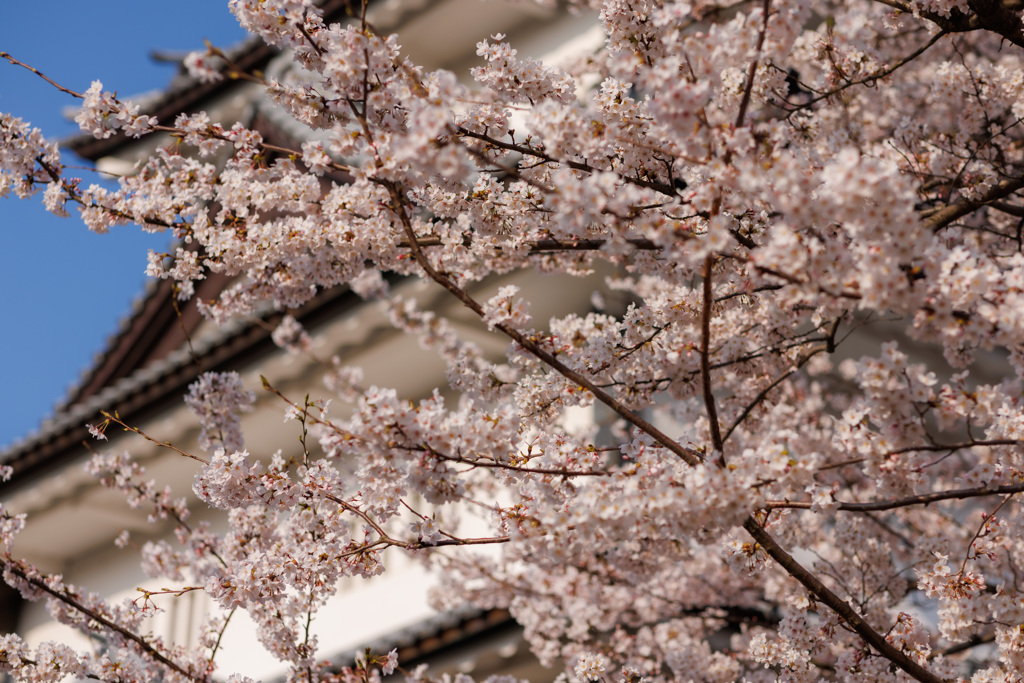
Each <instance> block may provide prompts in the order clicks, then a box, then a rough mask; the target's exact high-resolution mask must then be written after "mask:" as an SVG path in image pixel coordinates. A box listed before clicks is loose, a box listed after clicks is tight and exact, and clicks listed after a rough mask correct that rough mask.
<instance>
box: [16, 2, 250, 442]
mask: <svg viewBox="0 0 1024 683" xmlns="http://www.w3.org/2000/svg"><path fill="white" fill-rule="evenodd" d="M244 37H245V34H244V32H243V31H242V30H241V29H240V28H239V26H238V24H237V23H236V22H235V19H234V17H233V16H232V15H231V13H230V12H229V11H228V9H227V2H226V0H224V1H223V2H220V1H218V0H175V2H173V3H155V2H145V1H143V0H92V1H91V2H82V1H81V0H51V1H50V2H46V3H28V2H13V1H11V0H8V1H7V2H4V7H3V21H0V51H6V52H9V53H11V54H12V55H13V56H14V57H16V58H17V59H20V60H21V61H23V62H26V63H29V64H32V65H33V66H35V67H36V68H37V69H39V70H40V71H42V72H43V73H45V74H46V75H47V76H49V77H50V78H52V79H54V80H55V81H57V82H59V83H61V84H63V85H65V86H66V87H68V88H71V89H72V90H77V91H79V92H82V91H84V90H86V89H87V88H88V87H89V84H90V83H91V82H92V81H93V80H94V79H99V80H101V81H103V85H104V88H105V89H108V90H114V91H116V92H117V93H118V94H120V95H129V94H132V93H142V92H145V91H148V90H153V89H158V88H162V87H164V86H165V85H166V84H167V83H168V81H169V80H170V78H171V76H172V75H173V73H174V67H173V66H172V65H169V64H156V63H154V62H153V61H152V60H151V59H150V57H149V53H150V50H152V49H154V48H156V49H160V50H186V51H187V50H195V49H202V47H203V39H204V38H206V39H209V40H210V41H211V42H213V43H214V44H215V45H220V46H226V45H230V44H232V43H234V42H236V41H238V40H241V39H242V38H244ZM75 102H76V100H75V99H74V98H71V97H69V96H67V95H63V94H61V93H60V92H58V91H57V90H55V89H54V88H52V87H51V86H49V85H47V84H46V83H45V82H43V81H42V80H41V79H39V78H38V77H36V76H34V75H33V74H31V73H29V72H27V71H25V70H24V69H21V68H19V67H16V66H12V65H10V64H8V63H7V62H6V61H5V62H3V63H2V64H0V111H5V112H8V113H11V114H14V115H15V116H20V117H21V118H23V119H25V120H27V121H30V122H31V123H32V124H33V125H35V126H36V127H38V128H39V129H40V130H42V131H43V134H44V135H46V136H47V137H49V138H50V139H62V138H66V137H68V136H71V135H74V134H76V133H77V126H76V125H75V124H74V123H73V122H69V121H67V120H66V119H65V118H64V117H63V113H64V109H65V108H66V107H68V106H73V105H74V104H75ZM65 162H66V163H80V162H79V161H78V160H77V159H76V158H75V157H73V155H69V153H68V154H66V158H65ZM81 175H82V177H83V178H85V179H86V180H87V181H88V182H95V174H93V173H91V172H89V171H87V170H82V171H81ZM0 237H2V242H0V244H2V247H0V292H2V294H0V387H2V388H0V449H2V448H3V447H4V446H5V445H8V444H10V443H12V442H14V441H16V440H18V439H19V438H21V437H24V436H26V435H27V434H29V433H30V432H32V431H33V430H35V429H36V428H37V427H38V425H39V424H40V422H41V421H42V420H43V419H44V418H46V417H47V416H49V415H50V414H51V412H52V408H53V406H54V405H55V404H56V403H57V402H58V401H59V399H61V398H62V397H63V396H64V395H65V394H66V392H67V390H68V388H69V387H70V386H72V385H73V384H74V383H75V380H77V378H78V377H79V376H80V375H81V373H82V371H83V370H85V369H86V368H87V367H88V366H89V364H90V363H91V361H92V359H93V357H94V356H95V354H96V353H98V352H99V351H100V350H101V349H102V348H103V347H104V345H105V342H106V340H107V338H108V337H109V336H110V335H111V334H113V333H114V332H115V331H116V330H117V329H118V324H119V321H120V320H121V318H122V317H123V316H124V315H125V314H127V313H128V311H129V310H130V307H131V302H132V300H133V299H134V298H135V297H136V296H138V295H139V294H140V293H141V292H142V290H143V287H144V285H145V276H144V271H145V267H146V252H147V250H148V249H151V248H154V249H162V248H163V247H164V246H166V243H167V239H166V238H165V237H162V236H152V235H145V234H144V233H142V232H141V230H139V229H138V228H137V227H134V226H127V227H122V228H119V229H116V230H114V231H111V232H110V233H109V234H107V235H96V234H93V233H91V232H89V230H88V229H86V228H85V227H84V226H83V225H82V223H81V222H80V221H79V220H78V219H77V218H74V217H72V218H69V219H59V218H56V217H54V216H51V215H50V214H48V213H47V212H46V211H45V210H43V208H42V204H41V200H40V198H36V199H33V200H27V201H19V200H17V199H15V198H13V197H8V198H4V199H0Z"/></svg>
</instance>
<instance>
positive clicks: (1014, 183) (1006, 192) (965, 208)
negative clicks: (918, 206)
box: [924, 178, 1024, 232]
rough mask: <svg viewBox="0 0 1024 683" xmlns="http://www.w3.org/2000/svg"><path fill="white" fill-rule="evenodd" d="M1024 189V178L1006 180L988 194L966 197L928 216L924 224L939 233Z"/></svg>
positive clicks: (1001, 181) (997, 184)
mask: <svg viewBox="0 0 1024 683" xmlns="http://www.w3.org/2000/svg"><path fill="white" fill-rule="evenodd" d="M1021 188H1024V178H1006V179H1004V180H1000V181H999V182H998V183H996V184H995V185H994V186H993V187H992V188H991V189H990V190H989V191H988V192H986V193H985V194H983V195H982V196H981V197H978V198H977V199H968V198H966V197H964V198H963V199H960V200H959V201H956V202H953V203H952V204H950V205H949V206H946V207H943V208H941V209H939V210H938V211H936V212H935V213H933V214H931V215H930V216H928V217H927V218H926V219H925V221H924V224H925V226H926V227H928V228H931V230H932V231H936V232H937V231H939V230H941V229H942V228H944V227H946V226H947V225H949V224H950V223H952V222H954V221H956V220H959V219H960V218H963V217H964V216H966V215H967V214H969V213H972V212H973V211H976V210H977V209H980V208H981V207H983V206H985V205H986V204H990V203H992V202H995V201H998V200H1000V199H1003V198H1004V197H1009V196H1010V195H1011V194H1013V193H1014V192H1016V191H1017V190H1020V189H1021Z"/></svg>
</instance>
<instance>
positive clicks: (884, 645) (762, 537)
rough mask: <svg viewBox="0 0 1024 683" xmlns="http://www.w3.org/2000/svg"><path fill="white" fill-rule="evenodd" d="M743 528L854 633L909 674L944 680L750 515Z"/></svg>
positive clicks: (929, 682) (926, 681) (925, 681)
mask: <svg viewBox="0 0 1024 683" xmlns="http://www.w3.org/2000/svg"><path fill="white" fill-rule="evenodd" d="M743 528H744V529H746V530H747V533H749V534H750V535H751V536H752V537H753V538H754V540H755V541H757V543H758V544H759V545H760V546H761V548H763V549H764V551H765V552H766V553H768V555H769V556H770V557H771V558H772V559H773V560H775V561H776V562H778V563H779V565H781V566H782V568H783V569H785V570H786V572H787V573H788V574H789V575H790V576H792V577H793V578H794V579H796V580H797V581H799V582H800V583H801V584H802V585H803V586H804V588H806V589H807V590H808V591H810V592H811V594H812V595H814V597H815V598H817V599H818V600H819V601H820V602H821V603H822V604H824V605H826V606H827V607H829V608H830V609H831V610H832V611H834V612H835V613H836V614H838V615H839V616H840V617H841V618H842V619H843V620H844V621H845V622H846V623H847V624H848V625H849V626H850V628H852V629H853V630H854V631H855V632H856V633H857V635H859V636H860V637H861V638H863V639H864V642H866V643H867V644H869V645H870V646H871V647H873V648H875V650H877V651H878V653H879V654H881V655H882V656H883V657H885V658H886V659H888V660H889V661H890V662H892V663H893V664H895V665H896V666H898V667H899V668H901V669H903V670H904V671H906V672H907V673H908V674H910V675H911V676H912V677H914V678H916V679H917V680H919V681H922V683H943V680H942V679H941V678H939V677H938V676H936V675H935V674H933V673H932V672H930V671H928V670H927V669H925V668H924V667H923V666H921V665H920V664H918V663H917V662H915V661H914V660H912V659H911V658H910V657H908V656H907V655H906V654H904V653H903V651H901V650H900V649H898V648H897V647H895V646H894V645H893V644H892V643H890V642H889V641H887V640H886V639H885V636H883V635H882V634H881V633H879V632H878V631H876V630H875V629H874V628H872V627H871V625H870V624H868V622H867V621H865V620H864V617H862V616H861V615H860V614H858V613H857V611H856V610H854V609H853V607H851V606H850V605H849V603H847V602H846V601H845V600H843V599H842V598H840V597H839V596H838V595H836V594H835V593H833V592H832V591H831V590H830V589H829V587H828V586H826V585H825V584H824V583H822V582H821V580H820V579H819V578H818V577H817V576H815V575H814V574H813V573H811V572H810V571H808V570H807V568H806V567H804V566H803V565H802V564H800V563H799V562H797V561H796V560H795V559H793V556H792V555H790V554H789V553H788V552H786V550H785V549H784V548H783V547H782V546H780V545H779V544H778V543H776V541H775V539H774V538H772V536H771V534H769V533H768V532H767V531H765V529H764V527H762V526H761V524H760V523H758V522H757V520H755V519H754V518H753V517H748V518H747V521H745V522H744V523H743Z"/></svg>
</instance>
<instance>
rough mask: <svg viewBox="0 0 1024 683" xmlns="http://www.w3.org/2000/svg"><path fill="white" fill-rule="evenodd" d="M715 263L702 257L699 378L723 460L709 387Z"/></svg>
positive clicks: (720, 437)
mask: <svg viewBox="0 0 1024 683" xmlns="http://www.w3.org/2000/svg"><path fill="white" fill-rule="evenodd" d="M714 265H715V256H714V254H710V255H708V256H707V257H706V258H705V259H704V290H703V300H702V301H701V315H700V380H701V385H702V388H703V391H704V408H705V409H706V410H707V413H708V428H709V429H710V431H711V444H712V445H713V446H714V448H715V450H716V451H718V458H719V459H720V461H721V462H722V463H724V462H725V452H724V451H723V450H722V448H723V446H724V441H723V440H722V430H721V427H720V426H719V425H718V409H717V408H716V407H715V393H714V391H713V390H712V387H711V360H710V358H711V352H710V349H711V305H712V303H714V292H713V291H712V282H711V275H712V269H713V268H714Z"/></svg>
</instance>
